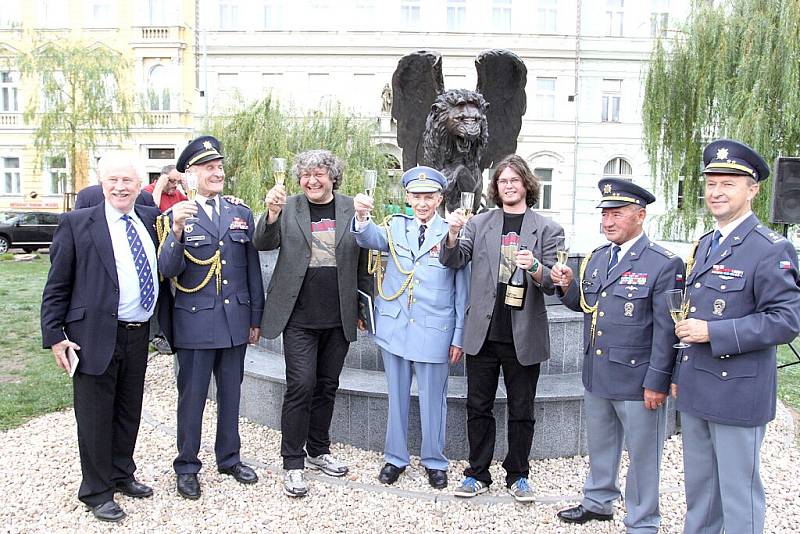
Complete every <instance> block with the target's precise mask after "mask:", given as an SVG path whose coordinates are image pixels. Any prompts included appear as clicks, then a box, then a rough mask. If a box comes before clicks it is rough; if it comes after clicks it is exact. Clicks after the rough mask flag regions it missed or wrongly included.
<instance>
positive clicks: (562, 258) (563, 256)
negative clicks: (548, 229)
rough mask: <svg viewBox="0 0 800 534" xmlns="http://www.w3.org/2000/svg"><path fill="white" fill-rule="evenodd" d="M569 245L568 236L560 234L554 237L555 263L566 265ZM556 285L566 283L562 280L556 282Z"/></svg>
mask: <svg viewBox="0 0 800 534" xmlns="http://www.w3.org/2000/svg"><path fill="white" fill-rule="evenodd" d="M569 245H570V238H569V237H568V236H566V235H564V236H560V237H557V238H556V263H557V264H559V265H561V266H564V267H565V266H566V265H567V260H568V259H569ZM556 285H557V286H561V287H565V286H566V285H567V284H566V283H565V282H563V277H562V281H561V282H559V283H558V284H556Z"/></svg>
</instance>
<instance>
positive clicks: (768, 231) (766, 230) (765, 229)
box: [755, 224, 786, 243]
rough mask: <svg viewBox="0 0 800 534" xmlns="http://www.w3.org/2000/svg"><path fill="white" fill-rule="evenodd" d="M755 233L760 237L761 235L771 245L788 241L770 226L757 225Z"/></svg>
mask: <svg viewBox="0 0 800 534" xmlns="http://www.w3.org/2000/svg"><path fill="white" fill-rule="evenodd" d="M755 231H756V233H757V234H758V235H760V236H761V237H763V238H764V239H766V240H767V241H769V242H770V243H779V242H781V241H785V240H786V238H785V237H783V236H782V235H781V234H779V233H778V232H776V231H775V230H773V229H772V228H770V227H769V226H765V225H763V224H757V225H756V227H755Z"/></svg>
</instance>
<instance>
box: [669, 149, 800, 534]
mask: <svg viewBox="0 0 800 534" xmlns="http://www.w3.org/2000/svg"><path fill="white" fill-rule="evenodd" d="M703 163H704V164H705V168H704V169H703V174H705V200H706V205H707V206H708V211H709V212H711V215H712V216H713V217H714V221H715V225H714V226H715V229H714V231H713V232H708V233H707V234H705V235H704V236H702V237H701V238H700V241H699V243H698V244H697V246H696V248H695V250H694V253H693V256H692V258H690V259H689V261H688V264H690V265H691V264H693V267H692V268H691V270H690V273H689V274H688V275H687V277H686V291H687V297H688V299H689V314H688V315H689V317H688V318H687V319H686V320H684V321H680V322H678V323H677V324H676V325H675V333H676V334H677V336H678V337H679V338H681V340H682V341H685V342H687V343H690V344H691V346H689V347H688V348H685V349H683V350H681V352H680V354H679V355H678V362H679V366H678V368H677V371H676V374H677V377H675V378H673V381H674V382H675V383H676V384H677V387H675V388H674V389H675V391H674V393H676V394H677V398H678V410H679V411H680V412H681V430H682V434H683V464H684V477H685V485H686V506H687V510H686V521H685V523H684V527H683V528H684V532H685V533H688V534H694V533H701V532H702V533H709V534H710V533H717V532H722V531H723V530H724V531H725V533H726V534H737V533H745V532H746V533H748V534H751V533H754V532H763V531H764V515H765V511H766V501H765V495H764V486H763V484H762V482H761V475H760V473H759V451H760V449H761V442H762V440H763V439H764V431H765V430H766V425H767V423H768V422H769V421H771V420H772V419H774V418H775V404H776V398H777V371H776V356H775V352H776V351H775V346H776V345H779V344H782V343H788V342H789V341H791V340H792V339H794V338H795V336H797V333H798V331H800V280H798V274H797V253H796V252H795V249H794V247H793V246H792V244H791V243H790V242H789V241H787V240H786V239H785V238H784V237H783V236H781V235H780V234H778V233H776V232H774V231H772V230H770V229H769V227H767V226H765V225H764V224H762V223H761V221H759V220H758V217H756V216H755V214H754V213H753V211H752V201H753V198H754V197H755V196H756V194H757V193H758V190H759V184H760V182H761V181H762V180H766V179H767V177H768V176H769V167H767V164H766V162H764V159H763V158H762V157H761V156H760V155H759V154H758V153H757V152H756V151H755V150H753V149H752V148H750V147H749V146H747V145H745V144H744V143H741V142H739V141H734V140H731V139H719V140H716V141H714V142H712V143H710V144H709V145H708V146H707V147H706V148H705V150H704V151H703Z"/></svg>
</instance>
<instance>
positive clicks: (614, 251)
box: [607, 245, 622, 273]
mask: <svg viewBox="0 0 800 534" xmlns="http://www.w3.org/2000/svg"><path fill="white" fill-rule="evenodd" d="M620 250H622V249H621V248H620V247H619V245H614V246H613V247H612V248H611V261H609V262H608V271H607V272H609V273H610V272H611V269H613V268H614V267H616V266H617V264H618V263H619V251H620Z"/></svg>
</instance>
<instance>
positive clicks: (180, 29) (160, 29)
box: [133, 26, 186, 44]
mask: <svg viewBox="0 0 800 534" xmlns="http://www.w3.org/2000/svg"><path fill="white" fill-rule="evenodd" d="M133 30H134V38H133V40H134V43H142V44H163V43H183V44H185V43H186V28H185V27H184V26H134V28H133Z"/></svg>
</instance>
